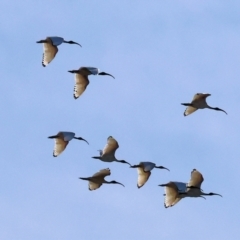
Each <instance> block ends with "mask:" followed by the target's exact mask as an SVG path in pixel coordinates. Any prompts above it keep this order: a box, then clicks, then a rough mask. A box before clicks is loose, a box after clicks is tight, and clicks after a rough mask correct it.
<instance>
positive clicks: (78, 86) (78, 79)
mask: <svg viewBox="0 0 240 240" xmlns="http://www.w3.org/2000/svg"><path fill="white" fill-rule="evenodd" d="M88 84H89V80H88V77H87V76H84V75H82V74H78V73H76V74H75V85H74V93H73V97H74V98H75V99H77V98H79V97H80V96H81V95H82V93H83V92H84V91H85V89H86V88H87V85H88Z"/></svg>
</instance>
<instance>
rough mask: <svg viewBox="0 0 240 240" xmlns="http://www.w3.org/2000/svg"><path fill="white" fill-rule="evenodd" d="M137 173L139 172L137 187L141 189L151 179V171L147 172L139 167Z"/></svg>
mask: <svg viewBox="0 0 240 240" xmlns="http://www.w3.org/2000/svg"><path fill="white" fill-rule="evenodd" d="M137 171H138V182H137V186H138V188H140V187H142V186H143V185H144V184H145V183H146V182H147V180H148V179H149V177H150V175H151V172H150V171H147V172H145V171H144V170H143V168H142V167H138V168H137Z"/></svg>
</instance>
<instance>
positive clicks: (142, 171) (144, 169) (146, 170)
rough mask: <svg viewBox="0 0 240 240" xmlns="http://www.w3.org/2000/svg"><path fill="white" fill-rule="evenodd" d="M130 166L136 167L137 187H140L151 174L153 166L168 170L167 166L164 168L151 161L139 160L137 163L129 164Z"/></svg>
mask: <svg viewBox="0 0 240 240" xmlns="http://www.w3.org/2000/svg"><path fill="white" fill-rule="evenodd" d="M130 168H137V172H138V181H137V187H138V188H141V187H142V186H143V185H144V184H145V183H146V182H147V180H148V179H149V177H150V175H151V170H152V169H153V168H159V169H166V170H168V171H169V169H168V168H165V167H163V166H156V164H155V163H152V162H140V163H139V164H138V165H132V166H130Z"/></svg>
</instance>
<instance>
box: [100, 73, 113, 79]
mask: <svg viewBox="0 0 240 240" xmlns="http://www.w3.org/2000/svg"><path fill="white" fill-rule="evenodd" d="M98 75H107V76H110V77H112V78H114V79H115V77H114V76H113V75H111V74H109V73H106V72H100V73H99V74H98Z"/></svg>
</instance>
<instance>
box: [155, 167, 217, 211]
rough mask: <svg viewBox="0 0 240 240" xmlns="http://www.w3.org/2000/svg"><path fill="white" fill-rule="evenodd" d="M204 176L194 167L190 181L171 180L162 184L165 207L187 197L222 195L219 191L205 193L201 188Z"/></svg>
mask: <svg viewBox="0 0 240 240" xmlns="http://www.w3.org/2000/svg"><path fill="white" fill-rule="evenodd" d="M203 180H204V178H203V176H202V174H201V173H200V172H199V171H197V170H196V169H193V170H192V172H191V179H190V180H189V182H188V183H184V182H169V183H166V184H160V185H159V186H161V187H165V201H164V206H165V208H168V207H172V206H174V205H175V204H176V203H178V202H179V201H180V200H181V199H182V198H185V197H202V198H204V197H203V196H214V195H217V196H220V197H222V195H220V194H218V193H213V192H210V193H204V192H203V191H202V189H201V184H202V182H203Z"/></svg>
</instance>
